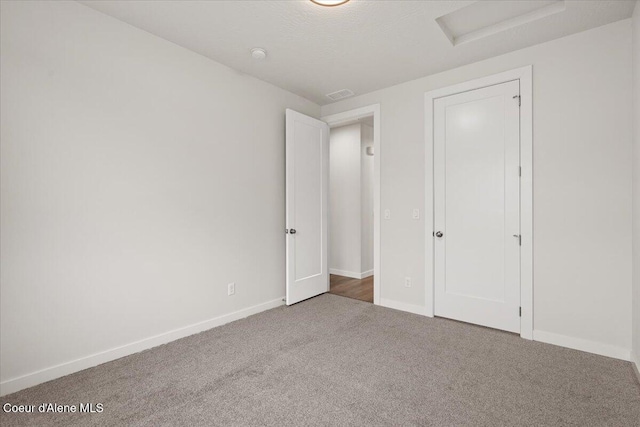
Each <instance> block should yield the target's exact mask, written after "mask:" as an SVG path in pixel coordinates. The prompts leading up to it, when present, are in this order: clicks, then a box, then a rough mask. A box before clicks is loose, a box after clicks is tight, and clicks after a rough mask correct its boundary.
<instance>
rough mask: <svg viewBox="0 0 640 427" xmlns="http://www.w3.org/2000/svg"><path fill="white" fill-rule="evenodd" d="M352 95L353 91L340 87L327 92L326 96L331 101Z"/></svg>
mask: <svg viewBox="0 0 640 427" xmlns="http://www.w3.org/2000/svg"><path fill="white" fill-rule="evenodd" d="M353 95H354V93H353V91H351V90H349V89H341V90H338V91H335V92H331V93H328V94H327V98H329V99H330V100H332V101H338V100H340V99H345V98H349V97H350V96H353Z"/></svg>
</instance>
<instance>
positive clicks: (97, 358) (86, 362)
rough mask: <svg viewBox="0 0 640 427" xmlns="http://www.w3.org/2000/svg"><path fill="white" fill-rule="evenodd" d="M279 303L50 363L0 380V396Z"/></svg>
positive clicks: (271, 303)
mask: <svg viewBox="0 0 640 427" xmlns="http://www.w3.org/2000/svg"><path fill="white" fill-rule="evenodd" d="M283 304H284V302H283V298H278V299H275V300H272V301H268V302H265V303H262V304H258V305H254V306H253V307H248V308H245V309H242V310H239V311H235V312H233V313H229V314H225V315H222V316H219V317H214V318H213V319H209V320H205V321H202V322H198V323H195V324H193V325H189V326H185V327H182V328H178V329H174V330H172V331H168V332H165V333H162V334H159V335H154V336H152V337H149V338H145V339H142V340H140V341H136V342H132V343H130V344H125V345H123V346H120V347H116V348H112V349H110V350H106V351H102V352H100V353H95V354H92V355H90V356H86V357H82V358H79V359H76V360H72V361H70V362H66V363H62V364H59V365H56V366H52V367H50V368H46V369H42V370H40V371H36V372H32V373H30V374H26V375H23V376H21V377H17V378H13V379H9V380H6V381H3V382H1V383H0V396H4V395H6V394H9V393H14V392H16V391H19V390H22V389H25V388H28V387H32V386H34V385H38V384H41V383H43V382H46V381H51V380H53V379H56V378H60V377H63V376H65V375H69V374H72V373H74V372H78V371H82V370H83V369H87V368H91V367H94V366H97V365H100V364H102V363H106V362H110V361H112V360H116V359H120V358H121V357H124V356H128V355H130V354H134V353H138V352H140V351H143V350H148V349H150V348H153V347H157V346H159V345H162V344H166V343H168V342H171V341H175V340H177V339H180V338H184V337H187V336H189V335H193V334H197V333H199V332H203V331H206V330H208V329H211V328H215V327H216V326H222V325H224V324H226V323H229V322H233V321H235V320H239V319H243V318H245V317H248V316H251V315H253V314H257V313H260V312H262V311H265V310H269V309H272V308H276V307H279V306H281V305H283Z"/></svg>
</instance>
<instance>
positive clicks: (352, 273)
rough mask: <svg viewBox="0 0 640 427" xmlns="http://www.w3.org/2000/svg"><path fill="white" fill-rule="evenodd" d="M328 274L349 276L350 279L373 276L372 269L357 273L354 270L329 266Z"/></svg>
mask: <svg viewBox="0 0 640 427" xmlns="http://www.w3.org/2000/svg"><path fill="white" fill-rule="evenodd" d="M329 274H335V275H337V276H343V277H351V278H352V279H364V278H366V277H370V276H373V270H368V271H363V272H362V273H357V272H355V271H347V270H338V269H337V268H330V269H329Z"/></svg>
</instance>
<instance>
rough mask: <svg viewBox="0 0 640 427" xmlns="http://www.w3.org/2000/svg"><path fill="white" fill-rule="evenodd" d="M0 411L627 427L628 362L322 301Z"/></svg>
mask: <svg viewBox="0 0 640 427" xmlns="http://www.w3.org/2000/svg"><path fill="white" fill-rule="evenodd" d="M0 400H1V402H2V403H3V404H4V403H5V402H12V403H28V404H33V403H35V404H38V403H42V402H57V403H61V404H64V403H67V404H78V403H80V402H94V403H98V402H101V403H103V404H104V408H105V409H104V412H102V413H101V414H93V415H88V414H45V415H41V414H36V415H24V414H20V415H7V414H4V413H2V414H1V415H0V424H2V426H17V425H34V426H36V425H37V426H63V425H64V426H70V425H82V426H90V425H96V426H97V425H100V426H116V425H117V426H119V425H133V426H179V425H185V426H248V425H269V426H286V425H292V426H293V425H295V426H306V425H326V426H329V425H336V426H356V425H366V426H374V425H394V426H399V425H403V426H411V425H420V426H453V425H455V426H463V425H469V426H525V425H532V426H533V425H535V426H560V425H575V426H640V385H638V383H637V380H636V379H635V376H634V374H633V371H632V366H631V364H630V363H628V362H623V361H620V360H615V359H609V358H606V357H601V356H596V355H592V354H588V353H582V352H579V351H574V350H569V349H565V348H561V347H556V346H552V345H547V344H542V343H536V342H531V341H526V340H523V339H520V338H519V337H517V336H515V335H512V334H508V333H504V332H499V331H495V330H490V329H485V328H481V327H476V326H472V325H467V324H463V323H458V322H454V321H450V320H445V319H429V318H426V317H423V316H417V315H413V314H409V313H404V312H400V311H396V310H391V309H387V308H382V307H376V306H374V305H372V304H367V303H364V302H360V301H356V300H352V299H347V298H342V297H339V296H335V295H329V294H325V295H322V296H320V297H317V298H314V299H311V300H308V301H305V302H303V303H300V304H297V305H295V306H292V307H280V308H276V309H273V310H270V311H267V312H264V313H261V314H258V315H255V316H252V317H249V318H247V319H243V320H240V321H237V322H234V323H231V324H228V325H225V326H222V327H219V328H216V329H212V330H210V331H207V332H203V333H201V334H198V335H194V336H191V337H187V338H184V339H181V340H179V341H175V342H172V343H170V344H167V345H163V346H160V347H157V348H154V349H152V350H148V351H145V352H142V353H138V354H134V355H132V356H128V357H125V358H122V359H119V360H116V361H114V362H110V363H106V364H103V365H100V366H98V367H95V368H92V369H87V370H85V371H82V372H79V373H76V374H73V375H69V376H66V377H64V378H60V379H58V380H55V381H51V382H48V383H45V384H41V385H39V386H36V387H33V388H30V389H27V390H23V391H21V392H18V393H15V394H12V395H8V396H4V397H3V398H1V399H0ZM0 413H1V412H0Z"/></svg>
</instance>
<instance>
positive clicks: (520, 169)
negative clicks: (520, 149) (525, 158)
mask: <svg viewBox="0 0 640 427" xmlns="http://www.w3.org/2000/svg"><path fill="white" fill-rule="evenodd" d="M518 176H522V166H519V167H518Z"/></svg>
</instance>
